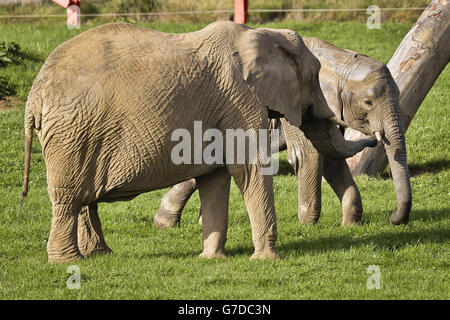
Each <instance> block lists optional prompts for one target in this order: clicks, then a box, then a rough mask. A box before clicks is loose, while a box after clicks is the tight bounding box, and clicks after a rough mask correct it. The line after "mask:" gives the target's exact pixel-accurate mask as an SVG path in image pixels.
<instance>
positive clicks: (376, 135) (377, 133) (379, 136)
mask: <svg viewBox="0 0 450 320" xmlns="http://www.w3.org/2000/svg"><path fill="white" fill-rule="evenodd" d="M375 138H377V140H378V141H381V140H382V139H383V138H382V137H381V133H379V132H378V131H375Z"/></svg>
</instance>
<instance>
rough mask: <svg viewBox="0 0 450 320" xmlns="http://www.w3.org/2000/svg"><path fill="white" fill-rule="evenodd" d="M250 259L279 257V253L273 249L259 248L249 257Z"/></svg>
mask: <svg viewBox="0 0 450 320" xmlns="http://www.w3.org/2000/svg"><path fill="white" fill-rule="evenodd" d="M250 259H252V260H256V259H281V255H280V254H279V253H278V251H277V250H275V249H270V250H259V251H255V253H253V254H252V256H251V257H250Z"/></svg>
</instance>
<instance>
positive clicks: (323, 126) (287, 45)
mask: <svg viewBox="0 0 450 320" xmlns="http://www.w3.org/2000/svg"><path fill="white" fill-rule="evenodd" d="M239 28H241V32H240V33H239V36H238V37H237V38H236V44H235V50H236V51H235V52H234V58H235V62H236V63H237V65H239V69H240V72H241V74H242V78H243V79H244V81H245V82H246V84H247V86H248V88H249V89H250V90H251V91H252V92H253V93H254V95H255V96H256V97H257V99H258V100H259V102H260V103H261V105H262V106H264V107H267V108H268V110H269V117H284V118H286V120H287V121H288V122H289V123H291V124H292V125H295V126H297V127H301V128H302V130H303V131H304V132H305V134H307V136H308V138H310V140H311V141H312V143H313V144H314V145H315V146H316V148H317V149H318V150H320V151H321V152H323V153H325V154H326V155H328V156H331V157H334V158H347V157H351V156H353V155H354V154H356V153H357V152H359V151H361V150H362V149H363V148H364V147H366V146H374V144H376V141H375V143H374V140H373V139H364V140H363V141H359V142H353V141H346V140H344V138H343V136H342V135H341V134H340V132H339V130H338V128H337V127H336V126H335V125H334V124H333V123H332V122H330V121H328V120H331V119H335V115H334V113H333V111H332V110H331V109H330V108H329V107H328V104H327V102H326V99H325V97H324V95H323V92H322V89H321V87H320V82H319V71H320V68H321V66H320V62H319V60H318V59H317V58H316V57H315V56H314V55H313V54H312V53H311V51H310V50H309V49H308V48H307V47H306V46H305V43H304V42H303V40H302V38H301V37H300V36H299V35H298V34H297V33H295V32H294V31H291V30H285V29H252V28H249V27H246V26H239ZM335 120H336V119H335Z"/></svg>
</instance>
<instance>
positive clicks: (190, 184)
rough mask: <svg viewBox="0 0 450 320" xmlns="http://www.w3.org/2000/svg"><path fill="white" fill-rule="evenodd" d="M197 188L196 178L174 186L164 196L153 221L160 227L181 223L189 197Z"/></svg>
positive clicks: (174, 225)
mask: <svg viewBox="0 0 450 320" xmlns="http://www.w3.org/2000/svg"><path fill="white" fill-rule="evenodd" d="M195 190H197V183H196V181H195V179H191V180H187V181H184V182H180V183H178V184H176V185H175V186H173V187H172V188H171V189H170V190H169V191H168V192H167V193H166V194H165V195H164V197H163V198H162V200H161V205H160V206H159V209H158V212H157V213H156V215H155V217H154V218H153V222H154V223H155V225H156V226H157V227H158V228H161V229H163V228H173V227H176V226H178V225H179V224H180V220H181V214H182V213H183V209H184V206H185V205H186V203H187V201H188V200H189V198H190V197H191V196H192V194H193V193H194V192H195Z"/></svg>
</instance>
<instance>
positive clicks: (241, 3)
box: [234, 0, 248, 23]
mask: <svg viewBox="0 0 450 320" xmlns="http://www.w3.org/2000/svg"><path fill="white" fill-rule="evenodd" d="M247 18H248V1H247V0H234V22H237V23H246V22H247Z"/></svg>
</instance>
